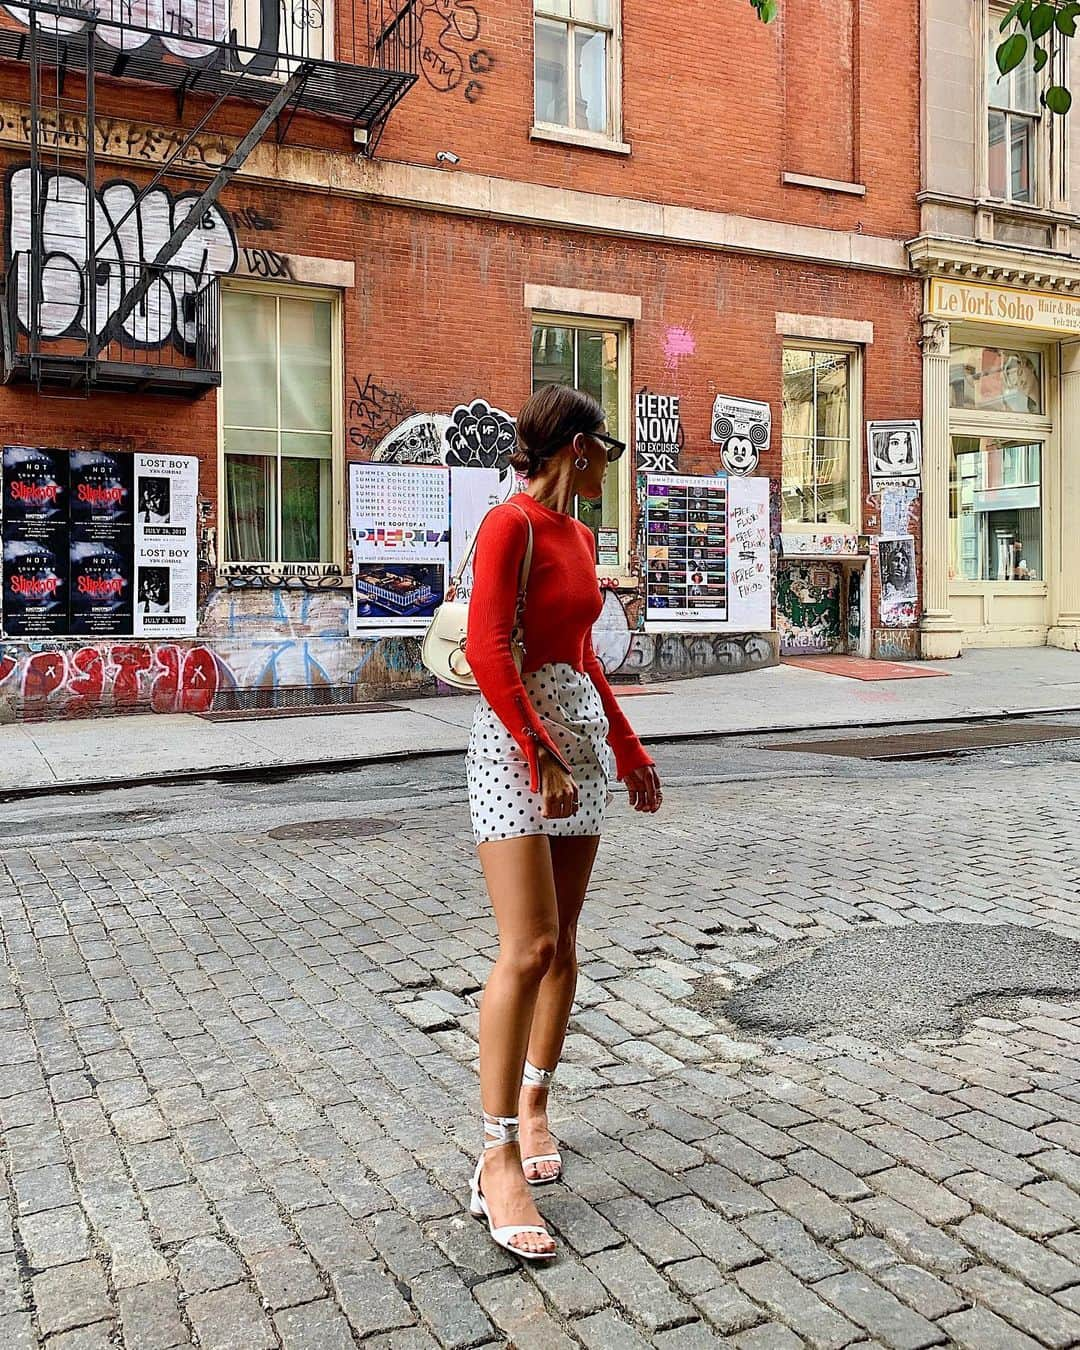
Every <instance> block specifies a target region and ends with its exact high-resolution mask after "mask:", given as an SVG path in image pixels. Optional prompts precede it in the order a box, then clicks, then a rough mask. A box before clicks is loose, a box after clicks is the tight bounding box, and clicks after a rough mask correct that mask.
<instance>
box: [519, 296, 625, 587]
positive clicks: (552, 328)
mask: <svg viewBox="0 0 1080 1350" xmlns="http://www.w3.org/2000/svg"><path fill="white" fill-rule="evenodd" d="M627 338H628V333H627V329H626V327H625V326H624V325H619V324H603V323H600V324H583V323H580V322H572V321H570V320H554V319H552V320H544V321H537V322H535V323H534V324H533V347H532V387H533V391H534V392H535V391H536V390H537V389H542V388H544V386H545V385H549V384H570V385H573V386H574V387H575V388H576V389H583V390H584V391H585V392H586V393H587V394H591V395H592V396H593V398H594V399H596V401H597V403H599V404H600V406H601V407H602V408H603V410H604V415H605V416H606V418H607V429H608V433H609V435H611V436H616V437H618V438H619V439H620V440H624V439H625V436H624V433H623V424H624V418H623V414H622V409H621V407H620V403H621V389H622V386H623V383H624V381H623V379H622V375H623V370H622V363H623V361H624V360H626V359H627V353H626V350H625V348H626V343H627ZM628 458H629V457H628V456H624V457H623V460H622V461H620V462H619V464H618V465H617V466H615V465H613V466H612V467H611V468H610V469H609V470H608V473H607V478H606V479H605V481H604V496H603V498H602V500H601V501H598V502H587V501H585V499H584V498H581V497H579V498H578V499H577V502H576V506H575V510H576V512H577V518H578V520H581V521H584V523H585V524H586V525H588V527H589V529H590V530H592V532H593V534H594V535H596V537H597V551H598V554H599V555H600V560H601V562H604V561H605V558H606V560H607V561H608V562H609V563H611V562H613V559H612V558H611V557H610V556H609V555H610V554H612V553H613V552H618V553H619V555H620V556H621V557H624V556H625V548H620V547H616V548H612V547H611V545H612V543H613V542H615V536H616V535H617V533H618V531H619V530H620V528H621V520H620V501H621V494H622V491H623V484H624V482H625V473H626V465H625V461H626V460H627V459H628ZM601 531H603V534H604V538H601Z"/></svg>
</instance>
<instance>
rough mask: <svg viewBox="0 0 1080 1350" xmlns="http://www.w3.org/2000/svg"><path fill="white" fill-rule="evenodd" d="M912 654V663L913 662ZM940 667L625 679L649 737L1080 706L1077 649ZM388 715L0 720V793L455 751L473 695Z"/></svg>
mask: <svg viewBox="0 0 1080 1350" xmlns="http://www.w3.org/2000/svg"><path fill="white" fill-rule="evenodd" d="M916 664H918V663H916ZM923 668H925V669H930V670H942V671H945V672H946V676H945V677H942V678H927V679H914V680H891V681H873V682H863V681H860V680H852V679H844V678H841V677H839V676H836V675H825V674H822V673H821V672H819V671H811V670H805V669H799V668H797V667H793V666H775V667H772V668H770V669H766V670H755V671H751V672H748V673H745V674H738V675H714V676H709V677H707V678H703V679H695V680H677V681H672V682H669V683H664V684H658V685H652V686H650V687H649V689H648V691H647V693H645V694H644V695H643V693H642V692H640V691H639V692H637V693H635V692H634V690H633V687H632V686H631V687H630V688H629V689H627V688H626V687H623V688H622V689H621V690H620V694H621V695H624V696H625V697H626V699H627V707H628V709H629V710H630V712H631V715H632V717H633V720H634V725H635V726H636V727H637V728H638V730H639V732H640V734H641V735H642V736H643V737H644V738H645V739H646V740H648V741H650V742H655V741H658V740H665V739H671V738H673V737H691V736H710V735H730V734H732V733H743V732H747V731H751V732H752V731H776V730H785V729H792V728H801V727H808V726H816V727H848V726H876V725H881V724H885V723H889V722H902V721H909V722H917V721H928V720H942V719H946V718H956V717H970V716H975V715H978V716H987V715H989V716H1000V715H1001V714H1002V713H1003V712H1018V711H1029V710H1032V709H1050V708H1076V709H1078V710H1080V653H1077V652H1065V651H1058V650H1056V649H1055V648H1052V647H1028V648H1006V649H1002V650H993V651H971V652H968V653H967V654H966V655H965V656H964V657H963V658H962V659H960V660H958V661H945V662H941V663H939V664H938V665H936V666H935V665H927V666H926V667H923ZM392 706H393V708H395V709H397V711H387V712H375V713H364V714H350V715H344V714H340V713H338V714H331V715H327V716H319V715H316V716H304V717H295V718H276V717H274V718H263V719H259V720H255V721H243V722H207V721H205V720H204V719H202V718H201V717H197V716H193V715H189V714H183V713H171V714H143V715H141V716H132V717H126V716H125V717H91V718H77V719H74V720H67V721H64V720H60V721H46V722H25V723H15V724H9V725H6V726H0V793H7V792H17V791H20V790H21V791H24V792H25V791H29V790H35V791H39V790H42V789H56V788H59V787H63V786H74V787H84V786H86V785H87V784H89V783H96V784H104V783H120V782H130V781H146V780H147V779H151V780H153V781H156V782H161V781H162V780H164V779H169V778H182V777H184V776H189V775H193V774H197V775H203V776H206V775H210V774H222V773H231V772H236V771H250V770H252V769H258V768H272V769H280V768H283V767H286V766H299V765H305V766H310V767H314V768H318V767H321V766H326V765H328V764H334V763H337V764H343V763H354V764H355V763H360V762H370V761H373V760H379V759H387V758H394V757H401V756H417V755H426V754H432V753H435V754H439V753H442V754H446V753H455V752H458V751H463V750H464V749H465V746H466V743H467V741H468V737H469V725H470V722H471V720H472V715H473V699H472V698H471V697H470V696H468V695H456V696H453V697H440V698H424V699H413V700H408V699H396V700H394V702H393V704H392Z"/></svg>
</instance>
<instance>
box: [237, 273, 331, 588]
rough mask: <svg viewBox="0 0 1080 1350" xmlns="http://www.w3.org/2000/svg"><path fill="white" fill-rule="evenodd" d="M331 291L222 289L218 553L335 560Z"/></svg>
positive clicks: (241, 558) (242, 558)
mask: <svg viewBox="0 0 1080 1350" xmlns="http://www.w3.org/2000/svg"><path fill="white" fill-rule="evenodd" d="M337 324H338V309H337V300H336V298H335V297H334V296H328V295H321V296H311V295H309V294H304V293H300V292H284V291H283V292H280V293H277V292H274V291H270V290H264V289H254V288H252V289H247V288H244V287H239V286H228V287H225V288H223V292H222V308H221V329H222V332H221V351H222V381H221V400H220V402H221V416H222V447H223V454H224V498H225V509H224V528H223V540H222V557H223V560H224V561H225V562H227V563H235V562H257V563H299V562H307V563H318V562H326V563H328V562H332V561H334V537H333V536H334V529H333V506H332V503H333V488H334V474H335V464H336V453H335V452H336V450H337V447H338V445H339V443H340V438H339V434H338V428H337V421H338V419H337V416H336V410H337V408H338V404H339V402H340V400H339V398H338V396H337V378H336V366H337Z"/></svg>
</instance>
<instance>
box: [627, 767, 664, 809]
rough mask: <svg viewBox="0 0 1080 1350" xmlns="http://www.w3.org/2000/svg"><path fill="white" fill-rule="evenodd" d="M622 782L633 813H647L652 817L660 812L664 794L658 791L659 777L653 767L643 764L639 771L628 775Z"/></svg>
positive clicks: (635, 770)
mask: <svg viewBox="0 0 1080 1350" xmlns="http://www.w3.org/2000/svg"><path fill="white" fill-rule="evenodd" d="M624 781H625V783H626V794H627V796H628V797H629V798H630V805H631V806H632V807H633V808H634V810H635V811H647V812H648V813H649V815H653V814H654V813H655V812H657V811H659V810H660V803H661V802H662V801H663V800H664V794H663V792H661V790H660V775H659V774H658V773H657V772H656V767H655V765H652V764H643V765H642V766H641V768H640V769H634V770H633V772H632V773H628V774H627V775H626V778H625V780H624Z"/></svg>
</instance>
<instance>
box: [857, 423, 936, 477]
mask: <svg viewBox="0 0 1080 1350" xmlns="http://www.w3.org/2000/svg"><path fill="white" fill-rule="evenodd" d="M866 441H867V453H868V455H869V459H870V481H871V484H872V485H873V487H874V489H875V491H876V490H878V489H879V488H882V487H892V486H896V487H918V486H919V475H920V473H921V472H922V428H921V427H920V425H919V423H918V422H868V423H867V424H866Z"/></svg>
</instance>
